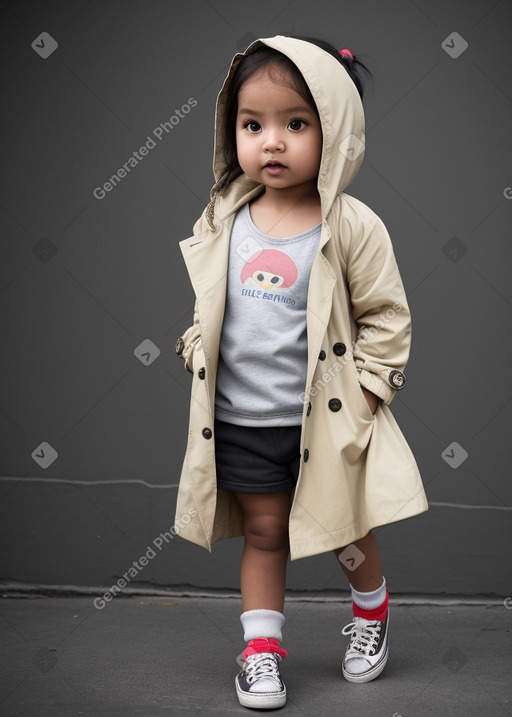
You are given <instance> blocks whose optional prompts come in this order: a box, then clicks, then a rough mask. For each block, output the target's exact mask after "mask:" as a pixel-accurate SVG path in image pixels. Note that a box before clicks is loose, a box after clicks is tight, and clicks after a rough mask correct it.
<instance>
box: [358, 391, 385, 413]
mask: <svg viewBox="0 0 512 717" xmlns="http://www.w3.org/2000/svg"><path fill="white" fill-rule="evenodd" d="M361 390H362V392H363V393H364V397H365V398H366V400H367V401H368V405H369V406H370V411H371V412H372V413H375V411H376V410H377V406H378V405H379V401H380V398H379V397H378V396H376V395H375V394H374V393H372V392H371V391H368V389H367V388H364V386H361Z"/></svg>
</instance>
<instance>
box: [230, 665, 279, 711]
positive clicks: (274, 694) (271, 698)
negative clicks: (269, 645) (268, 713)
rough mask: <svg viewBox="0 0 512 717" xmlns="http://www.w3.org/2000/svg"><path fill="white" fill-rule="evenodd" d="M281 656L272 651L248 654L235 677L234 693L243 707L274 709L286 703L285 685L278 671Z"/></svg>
mask: <svg viewBox="0 0 512 717" xmlns="http://www.w3.org/2000/svg"><path fill="white" fill-rule="evenodd" d="M282 659H283V658H282V657H281V655H278V654H276V653H274V652H257V653H256V654H254V655H249V656H248V657H247V659H246V660H245V662H244V666H243V668H242V670H241V672H239V673H238V675H237V676H236V678H235V686H236V694H237V696H238V701H239V702H240V704H241V705H242V706H243V707H253V708H256V709H263V710H268V709H276V708H277V707H284V705H285V704H286V687H285V685H284V682H283V680H282V679H281V674H280V672H279V663H280V662H281V660H282Z"/></svg>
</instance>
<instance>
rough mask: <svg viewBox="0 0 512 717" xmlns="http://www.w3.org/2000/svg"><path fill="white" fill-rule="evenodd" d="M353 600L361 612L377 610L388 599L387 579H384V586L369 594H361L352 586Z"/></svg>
mask: <svg viewBox="0 0 512 717" xmlns="http://www.w3.org/2000/svg"><path fill="white" fill-rule="evenodd" d="M350 590H351V592H352V600H353V601H354V602H355V604H356V605H357V606H358V607H360V608H361V610H375V609H376V608H378V607H380V606H381V605H382V603H383V602H384V600H385V599H386V578H384V577H383V578H382V585H381V586H380V588H377V590H373V591H372V592H369V593H360V592H358V591H357V590H356V589H355V588H353V587H352V585H350Z"/></svg>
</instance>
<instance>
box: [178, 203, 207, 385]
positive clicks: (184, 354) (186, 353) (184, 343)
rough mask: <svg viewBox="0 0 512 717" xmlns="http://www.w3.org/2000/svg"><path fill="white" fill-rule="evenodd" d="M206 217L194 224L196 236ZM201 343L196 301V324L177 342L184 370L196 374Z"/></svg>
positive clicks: (203, 226)
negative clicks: (194, 361)
mask: <svg viewBox="0 0 512 717" xmlns="http://www.w3.org/2000/svg"><path fill="white" fill-rule="evenodd" d="M205 215H206V209H205V210H204V211H203V213H202V214H201V216H200V217H199V219H198V220H197V221H196V223H195V224H194V228H193V234H194V236H196V235H197V234H200V233H201V232H203V231H204V230H205V229H206V227H207V226H208V224H207V221H206V216H205ZM201 343H202V340H201V326H200V323H199V311H198V305H197V299H196V300H195V304H194V323H193V324H192V326H189V327H188V329H186V331H184V332H183V334H182V335H181V336H179V337H178V340H177V341H176V353H177V355H178V356H180V357H181V358H182V359H185V363H184V368H185V370H186V371H188V372H189V373H194V372H193V370H192V357H193V355H194V350H195V349H196V348H198V347H200V346H201Z"/></svg>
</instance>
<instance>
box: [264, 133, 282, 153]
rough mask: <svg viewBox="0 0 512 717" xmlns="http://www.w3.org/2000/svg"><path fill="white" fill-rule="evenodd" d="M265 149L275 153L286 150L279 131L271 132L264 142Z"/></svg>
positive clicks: (267, 134)
mask: <svg viewBox="0 0 512 717" xmlns="http://www.w3.org/2000/svg"><path fill="white" fill-rule="evenodd" d="M263 149H264V150H267V151H270V152H273V151H274V150H276V149H277V150H283V149H284V140H283V137H282V135H281V133H280V132H278V131H277V130H269V131H268V132H267V133H266V135H265V139H264V141H263Z"/></svg>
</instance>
